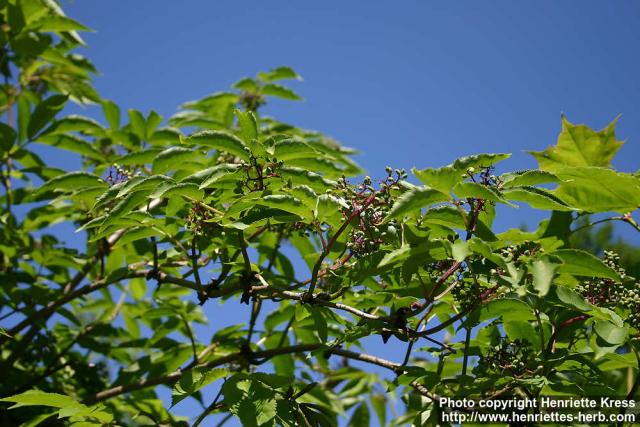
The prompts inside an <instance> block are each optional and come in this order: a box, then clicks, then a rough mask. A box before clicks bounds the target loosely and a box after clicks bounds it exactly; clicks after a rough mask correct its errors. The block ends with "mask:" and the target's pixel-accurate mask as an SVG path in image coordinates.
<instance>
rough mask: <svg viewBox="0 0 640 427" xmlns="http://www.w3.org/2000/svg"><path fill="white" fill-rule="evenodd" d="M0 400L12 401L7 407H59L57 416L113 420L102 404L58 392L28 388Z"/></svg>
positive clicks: (103, 420)
mask: <svg viewBox="0 0 640 427" xmlns="http://www.w3.org/2000/svg"><path fill="white" fill-rule="evenodd" d="M0 402H14V403H15V405H13V406H12V407H11V408H9V409H14V408H20V407H24V406H49V407H54V408H59V411H58V417H59V418H68V417H78V418H81V419H84V418H93V419H96V420H99V421H100V422H102V423H110V422H111V421H113V415H112V414H110V413H109V412H106V411H105V410H104V407H103V406H101V405H96V406H86V405H83V404H81V403H80V402H78V401H77V400H75V399H74V398H72V397H70V396H65V395H63V394H58V393H45V392H42V391H39V390H28V391H26V392H24V393H21V394H17V395H15V396H10V397H5V398H2V399H0Z"/></svg>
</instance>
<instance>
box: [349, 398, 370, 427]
mask: <svg viewBox="0 0 640 427" xmlns="http://www.w3.org/2000/svg"><path fill="white" fill-rule="evenodd" d="M370 425H371V414H370V413H369V405H367V402H362V403H361V404H360V405H358V407H357V408H356V410H355V411H353V415H351V419H350V420H349V426H350V427H369V426H370Z"/></svg>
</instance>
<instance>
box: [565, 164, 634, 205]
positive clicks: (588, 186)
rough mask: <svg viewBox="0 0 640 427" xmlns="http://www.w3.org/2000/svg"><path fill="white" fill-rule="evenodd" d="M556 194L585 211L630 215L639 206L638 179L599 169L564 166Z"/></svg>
mask: <svg viewBox="0 0 640 427" xmlns="http://www.w3.org/2000/svg"><path fill="white" fill-rule="evenodd" d="M556 174H557V175H558V176H559V177H560V178H561V179H562V180H563V182H561V183H560V185H559V187H558V189H557V190H556V191H555V193H554V194H555V195H556V196H557V197H559V198H560V199H562V200H563V201H564V202H565V203H567V204H568V205H569V206H571V207H573V208H576V209H580V210H584V211H587V212H610V211H615V212H619V213H623V214H624V213H627V212H631V211H633V210H635V209H637V208H638V207H640V178H639V177H637V176H633V175H630V174H624V173H620V172H615V171H613V170H610V169H604V168H598V167H565V168H563V169H562V170H561V171H558V172H556Z"/></svg>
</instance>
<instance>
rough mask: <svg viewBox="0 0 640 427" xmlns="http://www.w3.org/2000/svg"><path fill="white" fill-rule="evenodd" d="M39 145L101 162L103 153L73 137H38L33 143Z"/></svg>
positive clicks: (82, 140)
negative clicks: (49, 146) (56, 148)
mask: <svg viewBox="0 0 640 427" xmlns="http://www.w3.org/2000/svg"><path fill="white" fill-rule="evenodd" d="M35 142H37V143H40V144H47V145H51V146H53V147H58V148H61V149H63V150H67V151H73V152H75V153H79V154H82V155H84V156H87V157H89V158H91V159H96V160H103V159H104V153H101V152H100V151H98V150H97V149H96V148H95V147H94V146H93V145H91V144H90V143H88V142H87V141H85V140H84V139H82V138H80V137H78V136H75V135H55V134H54V135H48V134H45V135H43V136H39V137H38V138H37V140H36V141H35Z"/></svg>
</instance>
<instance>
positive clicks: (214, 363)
mask: <svg viewBox="0 0 640 427" xmlns="http://www.w3.org/2000/svg"><path fill="white" fill-rule="evenodd" d="M322 347H323V345H322V344H299V345H294V346H290V347H282V348H274V349H271V350H263V351H256V352H253V353H252V355H253V356H254V357H256V358H266V359H270V358H272V357H275V356H279V355H281V354H291V353H302V352H305V351H313V350H318V349H319V348H322ZM244 357H245V353H243V352H241V351H239V352H235V353H231V354H228V355H226V356H223V357H220V358H218V359H214V360H211V361H209V362H206V363H201V364H197V365H191V366H189V367H187V368H184V369H182V368H178V369H176V370H175V371H173V372H171V373H169V374H166V375H162V376H159V377H153V378H148V379H142V380H139V381H136V382H134V383H130V384H126V385H120V386H117V387H113V388H110V389H107V390H103V391H101V392H99V393H96V394H95V395H93V396H91V397H89V398H87V399H85V403H87V404H94V403H97V402H102V401H103V400H107V399H110V398H112V397H115V396H119V395H121V394H125V393H129V392H132V391H136V390H142V389H144V388H147V387H152V386H156V385H159V384H167V383H171V382H175V381H177V380H179V379H180V377H182V375H184V373H185V372H187V371H188V370H189V369H193V368H203V369H212V368H215V367H218V366H221V365H225V364H227V363H231V362H235V361H238V360H242V359H243V358H244Z"/></svg>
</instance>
